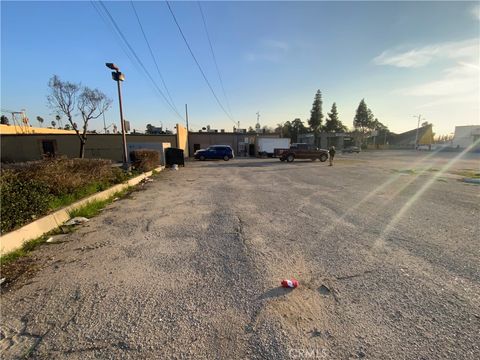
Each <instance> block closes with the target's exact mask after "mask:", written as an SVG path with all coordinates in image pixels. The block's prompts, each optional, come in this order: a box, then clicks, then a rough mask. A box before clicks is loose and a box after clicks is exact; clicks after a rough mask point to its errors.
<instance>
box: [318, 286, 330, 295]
mask: <svg viewBox="0 0 480 360" xmlns="http://www.w3.org/2000/svg"><path fill="white" fill-rule="evenodd" d="M318 292H319V293H320V294H322V295H325V296H327V295H330V293H331V291H330V289H329V288H328V287H326V286H325V285H322V286H320V287H319V288H318Z"/></svg>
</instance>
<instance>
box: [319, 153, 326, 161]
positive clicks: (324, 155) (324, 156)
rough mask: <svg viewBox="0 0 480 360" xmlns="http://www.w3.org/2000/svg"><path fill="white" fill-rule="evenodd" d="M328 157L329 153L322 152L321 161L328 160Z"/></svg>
mask: <svg viewBox="0 0 480 360" xmlns="http://www.w3.org/2000/svg"><path fill="white" fill-rule="evenodd" d="M327 159H328V156H327V154H322V155H320V161H321V162H325V161H327Z"/></svg>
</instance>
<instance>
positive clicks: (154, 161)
mask: <svg viewBox="0 0 480 360" xmlns="http://www.w3.org/2000/svg"><path fill="white" fill-rule="evenodd" d="M130 159H132V165H133V167H134V168H135V169H136V170H139V171H141V172H146V171H150V170H153V169H155V168H156V167H157V166H158V164H159V163H160V156H159V154H158V151H156V150H148V149H140V150H133V151H132V152H130Z"/></svg>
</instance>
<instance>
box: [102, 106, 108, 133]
mask: <svg viewBox="0 0 480 360" xmlns="http://www.w3.org/2000/svg"><path fill="white" fill-rule="evenodd" d="M102 115H103V132H104V133H105V134H106V133H107V125H106V124H105V111H104V112H103V113H102Z"/></svg>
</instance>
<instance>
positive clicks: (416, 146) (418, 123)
mask: <svg viewBox="0 0 480 360" xmlns="http://www.w3.org/2000/svg"><path fill="white" fill-rule="evenodd" d="M413 117H414V118H417V119H418V121H417V132H416V134H415V150H416V149H417V148H418V129H419V128H420V119H421V118H422V115H420V114H419V115H418V116H417V115H413Z"/></svg>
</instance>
